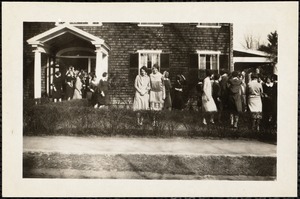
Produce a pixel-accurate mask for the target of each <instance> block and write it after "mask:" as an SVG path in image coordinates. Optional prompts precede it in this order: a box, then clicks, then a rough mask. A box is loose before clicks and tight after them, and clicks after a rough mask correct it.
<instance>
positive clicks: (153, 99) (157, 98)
mask: <svg viewBox="0 0 300 199" xmlns="http://www.w3.org/2000/svg"><path fill="white" fill-rule="evenodd" d="M150 85H151V90H150V108H151V109H152V110H162V108H163V105H164V95H165V87H164V84H163V75H162V74H161V73H160V72H157V73H156V74H153V73H151V74H150Z"/></svg>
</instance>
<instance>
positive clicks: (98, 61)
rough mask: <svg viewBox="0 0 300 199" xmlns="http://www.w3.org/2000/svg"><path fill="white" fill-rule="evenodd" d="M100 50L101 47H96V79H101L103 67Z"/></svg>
mask: <svg viewBox="0 0 300 199" xmlns="http://www.w3.org/2000/svg"><path fill="white" fill-rule="evenodd" d="M102 56H103V55H102V51H101V47H97V48H96V70H95V71H96V76H97V79H101V77H102V74H103V72H104V71H103V67H102Z"/></svg>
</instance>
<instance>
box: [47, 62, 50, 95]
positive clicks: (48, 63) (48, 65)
mask: <svg viewBox="0 0 300 199" xmlns="http://www.w3.org/2000/svg"><path fill="white" fill-rule="evenodd" d="M50 63H51V57H47V68H46V73H47V75H46V90H47V94H48V96H49V83H50V81H49V75H50V74H49V67H50Z"/></svg>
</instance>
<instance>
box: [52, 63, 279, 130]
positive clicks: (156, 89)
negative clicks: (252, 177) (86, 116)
mask: <svg viewBox="0 0 300 199" xmlns="http://www.w3.org/2000/svg"><path fill="white" fill-rule="evenodd" d="M148 72H149V69H148V68H147V67H145V66H143V67H142V68H140V73H139V74H138V75H137V76H136V78H135V82H134V88H135V95H134V100H133V110H134V111H136V112H137V124H138V125H140V126H141V125H143V121H144V118H143V116H142V114H141V110H153V111H161V110H172V109H176V110H183V109H184V108H185V106H186V101H187V100H186V99H185V95H184V92H185V89H186V82H187V80H186V78H185V77H184V76H183V75H182V74H179V75H177V76H176V79H175V82H174V83H173V84H172V83H171V81H170V78H169V72H168V71H164V72H163V73H160V72H159V68H158V67H157V66H156V65H154V66H153V67H152V69H151V73H150V74H148ZM52 88H53V90H52V98H53V100H54V102H57V101H61V100H62V97H63V96H64V98H65V99H66V100H71V99H82V98H87V99H88V100H89V102H90V104H91V105H92V106H93V107H94V108H103V107H105V106H107V105H108V104H109V102H108V90H109V83H108V74H107V73H106V72H104V73H103V74H102V78H101V79H100V80H99V79H98V78H97V77H96V75H95V74H94V73H89V74H88V73H86V72H85V71H78V70H74V67H72V66H70V67H69V69H68V70H67V72H66V74H65V75H64V79H63V78H62V75H61V73H60V72H59V71H57V72H56V73H55V75H54V78H53V84H52ZM196 90H197V93H198V95H197V96H198V100H197V101H198V102H197V107H198V111H201V112H203V118H202V122H203V124H204V125H207V124H208V123H211V124H214V123H215V121H216V122H218V123H222V122H224V121H225V119H224V115H225V114H224V113H225V112H229V121H230V125H231V126H232V127H233V128H238V124H239V117H240V114H241V113H242V112H250V113H251V118H252V128H253V130H256V131H259V130H260V124H261V121H262V120H264V122H266V123H268V124H270V125H273V126H276V123H277V76H276V75H271V76H270V75H269V76H266V75H265V76H263V75H262V74H261V73H260V72H259V70H256V71H255V72H254V71H253V72H247V73H246V72H244V71H242V72H238V71H233V72H231V73H228V72H226V71H221V74H218V73H212V71H210V70H206V77H205V78H204V80H201V81H200V80H199V82H198V84H197V86H196ZM63 91H64V92H63ZM157 125H158V122H157V118H155V117H154V118H153V126H157Z"/></svg>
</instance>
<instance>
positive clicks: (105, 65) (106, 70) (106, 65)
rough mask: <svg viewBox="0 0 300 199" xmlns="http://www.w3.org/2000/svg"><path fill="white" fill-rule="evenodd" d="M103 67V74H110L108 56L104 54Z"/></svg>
mask: <svg viewBox="0 0 300 199" xmlns="http://www.w3.org/2000/svg"><path fill="white" fill-rule="evenodd" d="M102 65H103V72H107V73H108V55H106V54H103V59H102Z"/></svg>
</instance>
